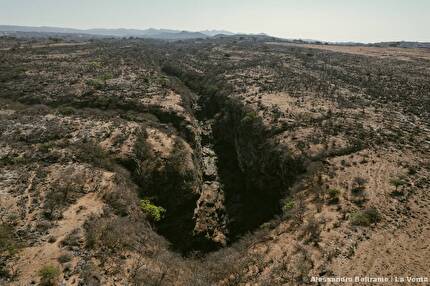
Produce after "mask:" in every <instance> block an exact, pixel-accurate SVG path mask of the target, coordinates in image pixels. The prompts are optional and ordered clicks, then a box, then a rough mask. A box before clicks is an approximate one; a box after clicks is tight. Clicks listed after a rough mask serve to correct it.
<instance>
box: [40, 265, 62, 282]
mask: <svg viewBox="0 0 430 286" xmlns="http://www.w3.org/2000/svg"><path fill="white" fill-rule="evenodd" d="M39 276H40V285H45V286H54V285H58V280H59V278H60V270H59V269H58V268H57V267H56V266H52V265H45V266H43V267H42V268H41V269H40V270H39Z"/></svg>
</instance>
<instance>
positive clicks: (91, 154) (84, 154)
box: [75, 142, 113, 170]
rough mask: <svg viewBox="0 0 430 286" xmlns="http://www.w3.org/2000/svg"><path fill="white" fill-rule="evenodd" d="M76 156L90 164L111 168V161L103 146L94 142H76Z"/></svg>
mask: <svg viewBox="0 0 430 286" xmlns="http://www.w3.org/2000/svg"><path fill="white" fill-rule="evenodd" d="M75 147H76V149H77V152H76V156H77V157H78V159H79V160H80V161H81V162H86V163H89V164H92V165H94V166H96V167H100V168H104V169H106V170H112V168H113V162H112V161H111V160H110V159H109V155H108V154H107V153H106V151H105V150H103V148H101V147H100V146H99V145H98V144H97V143H95V142H86V143H81V144H77V145H76V146H75Z"/></svg>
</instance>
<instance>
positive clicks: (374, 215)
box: [350, 208, 381, 226]
mask: <svg viewBox="0 0 430 286" xmlns="http://www.w3.org/2000/svg"><path fill="white" fill-rule="evenodd" d="M380 220H381V215H380V214H379V211H378V210H377V209H375V208H368V209H366V210H364V211H356V212H353V213H351V215H350V221H351V223H352V224H353V225H360V226H369V225H371V224H372V223H377V222H379V221H380Z"/></svg>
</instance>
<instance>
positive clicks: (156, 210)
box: [140, 199, 166, 221]
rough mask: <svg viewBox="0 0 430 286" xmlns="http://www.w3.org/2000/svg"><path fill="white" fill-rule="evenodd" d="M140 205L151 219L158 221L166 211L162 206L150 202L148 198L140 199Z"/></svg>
mask: <svg viewBox="0 0 430 286" xmlns="http://www.w3.org/2000/svg"><path fill="white" fill-rule="evenodd" d="M140 207H141V209H142V210H143V212H144V213H145V214H146V215H148V216H149V218H150V219H151V220H153V221H160V220H161V219H162V218H163V217H164V214H165V213H166V210H165V209H164V208H163V207H158V206H156V205H154V204H152V203H151V202H150V201H149V200H148V199H143V200H141V201H140Z"/></svg>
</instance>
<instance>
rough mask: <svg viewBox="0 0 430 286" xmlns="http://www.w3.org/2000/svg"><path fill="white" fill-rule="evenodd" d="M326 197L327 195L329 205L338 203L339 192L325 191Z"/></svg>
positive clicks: (335, 190)
mask: <svg viewBox="0 0 430 286" xmlns="http://www.w3.org/2000/svg"><path fill="white" fill-rule="evenodd" d="M327 195H328V203H329V204H337V203H339V196H340V190H338V189H329V190H327Z"/></svg>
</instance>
